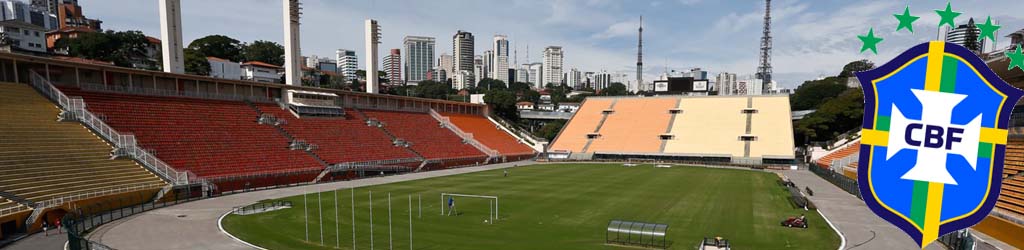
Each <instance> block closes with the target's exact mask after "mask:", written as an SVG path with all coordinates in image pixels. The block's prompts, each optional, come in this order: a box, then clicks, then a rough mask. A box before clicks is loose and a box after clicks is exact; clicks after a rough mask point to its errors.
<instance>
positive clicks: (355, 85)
mask: <svg viewBox="0 0 1024 250" xmlns="http://www.w3.org/2000/svg"><path fill="white" fill-rule="evenodd" d="M363 87H364V85H363V83H362V82H359V79H352V80H351V82H349V84H348V90H351V91H358V92H361V91H363Z"/></svg>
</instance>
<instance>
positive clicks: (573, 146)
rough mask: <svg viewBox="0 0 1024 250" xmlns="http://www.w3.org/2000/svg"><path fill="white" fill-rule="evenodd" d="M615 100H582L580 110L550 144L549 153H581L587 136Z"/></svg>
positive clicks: (595, 127)
mask: <svg viewBox="0 0 1024 250" xmlns="http://www.w3.org/2000/svg"><path fill="white" fill-rule="evenodd" d="M614 105H615V99H610V98H589V99H586V100H584V102H583V104H581V106H580V109H579V110H577V111H576V114H574V115H573V117H572V119H569V122H568V123H566V124H565V127H564V128H562V131H561V132H559V133H558V136H557V137H556V138H555V141H553V142H551V146H550V149H549V151H558V150H562V151H569V152H583V147H584V146H586V145H587V142H588V141H589V139H588V138H587V135H588V134H591V133H594V132H595V130H596V129H597V126H598V124H600V123H601V122H602V119H603V118H604V111H605V110H609V109H610V108H613V107H614Z"/></svg>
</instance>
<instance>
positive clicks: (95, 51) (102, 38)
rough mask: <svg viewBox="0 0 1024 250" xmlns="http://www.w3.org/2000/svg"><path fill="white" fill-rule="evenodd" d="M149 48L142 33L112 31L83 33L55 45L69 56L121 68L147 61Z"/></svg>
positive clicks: (61, 40) (59, 41)
mask: <svg viewBox="0 0 1024 250" xmlns="http://www.w3.org/2000/svg"><path fill="white" fill-rule="evenodd" d="M147 46H150V45H149V42H148V41H147V40H146V35H144V34H142V32H141V31H112V30H108V31H106V32H86V33H81V34H79V35H78V37H76V38H65V39H60V40H58V41H57V42H56V43H55V44H54V47H56V48H65V49H67V51H68V55H69V56H74V57H81V58H86V59H92V60H100V61H108V62H112V63H114V65H117V66H121V67H131V66H133V63H135V62H143V61H147V60H146V55H145V50H146V47H147ZM150 66H152V65H150Z"/></svg>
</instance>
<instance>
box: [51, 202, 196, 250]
mask: <svg viewBox="0 0 1024 250" xmlns="http://www.w3.org/2000/svg"><path fill="white" fill-rule="evenodd" d="M199 189H201V188H199V187H191V186H190V187H189V188H187V189H185V190H177V191H178V192H175V193H174V194H175V195H174V198H173V199H170V200H168V201H164V202H151V200H152V199H153V197H152V196H149V195H143V194H142V193H138V194H137V195H135V196H127V197H120V198H111V199H105V200H102V201H97V202H96V203H92V205H89V206H84V207H76V208H75V209H73V210H74V211H73V212H71V213H67V214H66V215H65V216H64V218H62V219H61V225H63V227H64V229H65V230H66V231H67V234H68V245H67V248H66V249H69V250H92V249H95V250H102V249H114V248H111V247H109V246H106V245H103V244H100V243H98V242H93V241H90V240H89V239H87V238H86V237H85V233H86V232H89V231H90V230H93V229H95V228H96V227H99V226H100V225H103V224H106V223H109V222H111V221H115V220H118V219H122V218H125V217H129V216H132V215H135V214H139V213H143V212H146V211H150V210H153V209H158V208H163V207H167V206H173V205H177V204H179V203H184V202H189V201H195V200H199V199H201V198H202V197H201V196H199V195H193V194H194V193H195V192H193V191H194V190H199ZM139 248H146V247H144V246H140V247H139Z"/></svg>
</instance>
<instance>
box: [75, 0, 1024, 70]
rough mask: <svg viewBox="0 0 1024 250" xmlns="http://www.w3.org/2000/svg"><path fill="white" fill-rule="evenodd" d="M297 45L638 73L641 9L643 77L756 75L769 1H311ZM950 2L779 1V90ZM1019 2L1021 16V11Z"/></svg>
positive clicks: (240, 7)
mask: <svg viewBox="0 0 1024 250" xmlns="http://www.w3.org/2000/svg"><path fill="white" fill-rule="evenodd" d="M302 3H303V6H304V10H303V12H304V15H303V16H302V22H303V24H302V53H303V54H304V55H313V54H315V55H319V56H331V57H333V56H334V50H335V49H339V48H343V49H352V50H355V51H357V53H358V54H359V56H360V67H361V68H362V67H364V66H363V63H362V57H363V52H364V51H363V50H364V49H363V48H364V45H363V33H364V31H363V20H365V19H367V18H373V19H377V20H378V21H379V23H380V24H381V25H382V30H383V31H382V33H383V43H382V44H381V47H380V49H381V55H384V53H385V51H386V50H387V49H390V48H400V47H401V43H402V38H403V37H404V36H406V35H420V36H432V37H436V38H437V52H436V53H437V55H440V54H441V53H442V52H447V53H449V54H451V37H452V35H453V34H455V32H456V31H457V30H460V29H461V30H467V31H470V32H472V33H473V34H474V35H475V36H476V50H477V53H478V54H479V53H481V52H483V51H484V50H486V49H489V48H490V46H491V39H492V37H493V35H494V34H504V35H507V36H508V37H509V40H510V41H511V43H512V45H511V46H512V47H513V48H518V52H519V53H518V54H519V60H518V62H519V63H520V64H522V63H526V62H527V61H526V54H527V51H526V46H527V44H529V46H530V51H529V57H530V61H540V59H541V52H542V50H543V48H544V47H545V46H549V45H558V46H562V47H563V48H564V50H565V67H566V68H579V69H581V70H583V71H601V70H607V71H610V72H623V73H629V74H633V73H634V72H635V67H636V66H635V63H636V28H637V24H638V22H639V16H640V15H643V16H644V26H645V27H644V65H645V71H644V75H645V79H652V78H654V77H655V76H657V75H659V74H661V73H662V72H664V71H665V68H666V67H668V68H669V69H670V70H671V69H674V70H686V69H689V68H691V67H701V68H704V69H705V70H707V71H709V75H714V74H717V73H718V72H731V73H738V74H741V75H743V74H753V73H754V70H755V69H756V67H757V55H758V47H759V43H760V38H761V28H762V26H761V22H762V18H763V15H764V13H763V9H764V3H763V1H757V0H741V1H711V0H651V1H640V0H501V1H491V0H429V1H409V0H405V1H400V0H304V1H302ZM945 3H946V2H945V1H841V0H822V1H795V0H776V1H774V2H773V3H772V5H773V6H772V16H773V21H772V34H773V37H774V52H773V60H772V61H773V67H774V72H775V79H776V80H777V81H779V82H780V84H782V86H783V87H790V88H792V87H795V86H796V85H798V84H800V83H802V82H803V81H804V80H809V79H814V78H817V77H818V76H823V75H834V74H836V73H838V71H839V70H840V69H841V68H842V66H843V65H844V64H845V63H847V62H850V61H853V60H858V59H869V60H872V61H875V62H876V63H878V64H881V63H884V62H885V61H888V60H889V59H891V58H893V57H894V56H895V55H896V54H898V53H899V52H900V51H902V49H905V48H908V47H910V46H911V45H914V44H917V43H921V42H925V41H928V40H930V39H935V36H936V31H937V29H936V27H937V24H938V21H939V18H938V16H937V15H936V14H935V12H934V11H933V10H934V9H942V8H944V7H945ZM80 4H81V5H82V6H83V9H84V11H85V14H86V16H89V17H91V18H99V19H102V20H103V21H104V23H103V25H104V28H106V29H114V30H126V29H130V30H141V31H143V32H145V33H146V34H148V35H150V36H154V37H159V18H158V9H157V1H156V0H144V1H143V0H81V1H80ZM907 5H909V6H910V10H911V14H913V15H915V16H920V17H921V19H919V20H918V21H917V22H915V23H914V28H915V31H916V32H915V33H913V34H911V33H909V32H906V30H903V31H900V32H895V29H896V26H897V21H896V19H895V18H894V17H893V16H892V15H893V14H895V13H902V11H903V8H904V7H905V6H907ZM182 6H183V10H182V13H183V24H182V26H183V28H184V38H185V43H186V44H187V43H188V42H190V41H191V40H193V39H195V38H199V37H202V36H205V35H209V34H223V35H228V36H231V37H234V38H236V39H239V40H241V41H244V42H251V41H253V40H270V41H276V42H281V41H283V32H282V21H281V8H282V4H281V1H280V0H218V1H203V0H183V1H182ZM952 6H953V10H955V11H958V12H963V14H962V15H961V16H960V17H959V18H958V19H957V22H958V23H963V22H966V21H967V18H968V17H975V18H976V19H982V20H981V21H984V18H985V17H987V16H992V18H993V20H995V21H998V22H999V24H1000V25H1002V26H1003V28H1002V29H1000V30H999V33H1000V35H999V39H1000V41H998V42H999V45H998V47H1004V46H1006V45H1007V44H1008V41H1006V39H1004V38H1003V37H1002V36H1005V35H1006V34H1008V33H1010V32H1013V31H1016V30H1020V29H1024V15H1021V14H1020V12H1019V11H1020V10H1022V9H1024V2H1021V1H1019V0H986V1H980V0H978V1H952ZM1014 11H1016V13H1014ZM870 27H874V28H875V34H876V35H878V36H881V37H882V38H884V39H886V40H885V41H883V42H882V43H881V44H879V48H878V49H879V55H873V54H870V53H858V50H859V48H860V41H859V40H858V39H857V37H856V35H858V34H865V33H867V30H868V28H870Z"/></svg>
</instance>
